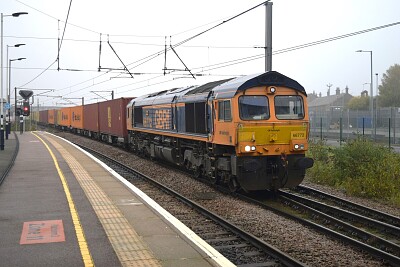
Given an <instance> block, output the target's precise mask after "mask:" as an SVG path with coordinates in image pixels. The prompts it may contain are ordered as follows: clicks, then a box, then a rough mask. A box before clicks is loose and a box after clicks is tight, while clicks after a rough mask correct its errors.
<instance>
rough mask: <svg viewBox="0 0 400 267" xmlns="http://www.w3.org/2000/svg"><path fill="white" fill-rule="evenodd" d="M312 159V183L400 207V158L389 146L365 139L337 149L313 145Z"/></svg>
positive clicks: (308, 172) (310, 171)
mask: <svg viewBox="0 0 400 267" xmlns="http://www.w3.org/2000/svg"><path fill="white" fill-rule="evenodd" d="M309 156H310V157H312V158H313V159H314V167H312V168H311V169H309V171H307V177H308V178H309V179H311V181H313V182H316V183H321V184H326V185H330V186H335V187H337V188H341V189H344V190H345V191H346V192H347V193H348V194H349V195H354V196H362V197H367V198H373V199H383V200H387V201H390V202H393V203H397V204H399V205H400V155H399V154H396V153H394V152H393V151H390V150H389V149H388V148H387V147H383V146H381V145H377V144H375V143H372V142H370V141H367V140H363V139H361V138H360V139H357V140H355V141H351V142H349V143H346V144H344V145H343V146H341V147H336V148H334V147H328V146H326V145H325V144H324V143H311V144H310V151H309Z"/></svg>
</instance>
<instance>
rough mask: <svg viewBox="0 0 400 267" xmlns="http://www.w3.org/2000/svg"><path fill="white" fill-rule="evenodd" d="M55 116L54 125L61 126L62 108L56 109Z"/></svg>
mask: <svg viewBox="0 0 400 267" xmlns="http://www.w3.org/2000/svg"><path fill="white" fill-rule="evenodd" d="M54 116H55V121H54V123H55V124H54V125H55V126H56V127H59V126H60V122H61V109H56V111H54Z"/></svg>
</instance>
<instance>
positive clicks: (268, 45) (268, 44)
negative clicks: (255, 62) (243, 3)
mask: <svg viewBox="0 0 400 267" xmlns="http://www.w3.org/2000/svg"><path fill="white" fill-rule="evenodd" d="M265 7H266V14H265V71H271V70H272V3H271V2H267V3H266V4H265Z"/></svg>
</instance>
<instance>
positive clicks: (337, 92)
mask: <svg viewBox="0 0 400 267" xmlns="http://www.w3.org/2000/svg"><path fill="white" fill-rule="evenodd" d="M336 95H340V88H339V87H336Z"/></svg>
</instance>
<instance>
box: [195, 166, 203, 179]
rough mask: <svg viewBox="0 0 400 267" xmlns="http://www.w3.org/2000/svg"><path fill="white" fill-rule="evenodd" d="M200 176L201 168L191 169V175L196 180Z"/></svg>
mask: <svg viewBox="0 0 400 267" xmlns="http://www.w3.org/2000/svg"><path fill="white" fill-rule="evenodd" d="M201 174H202V168H201V167H194V169H193V175H194V177H195V178H196V179H198V178H200V177H201Z"/></svg>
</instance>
